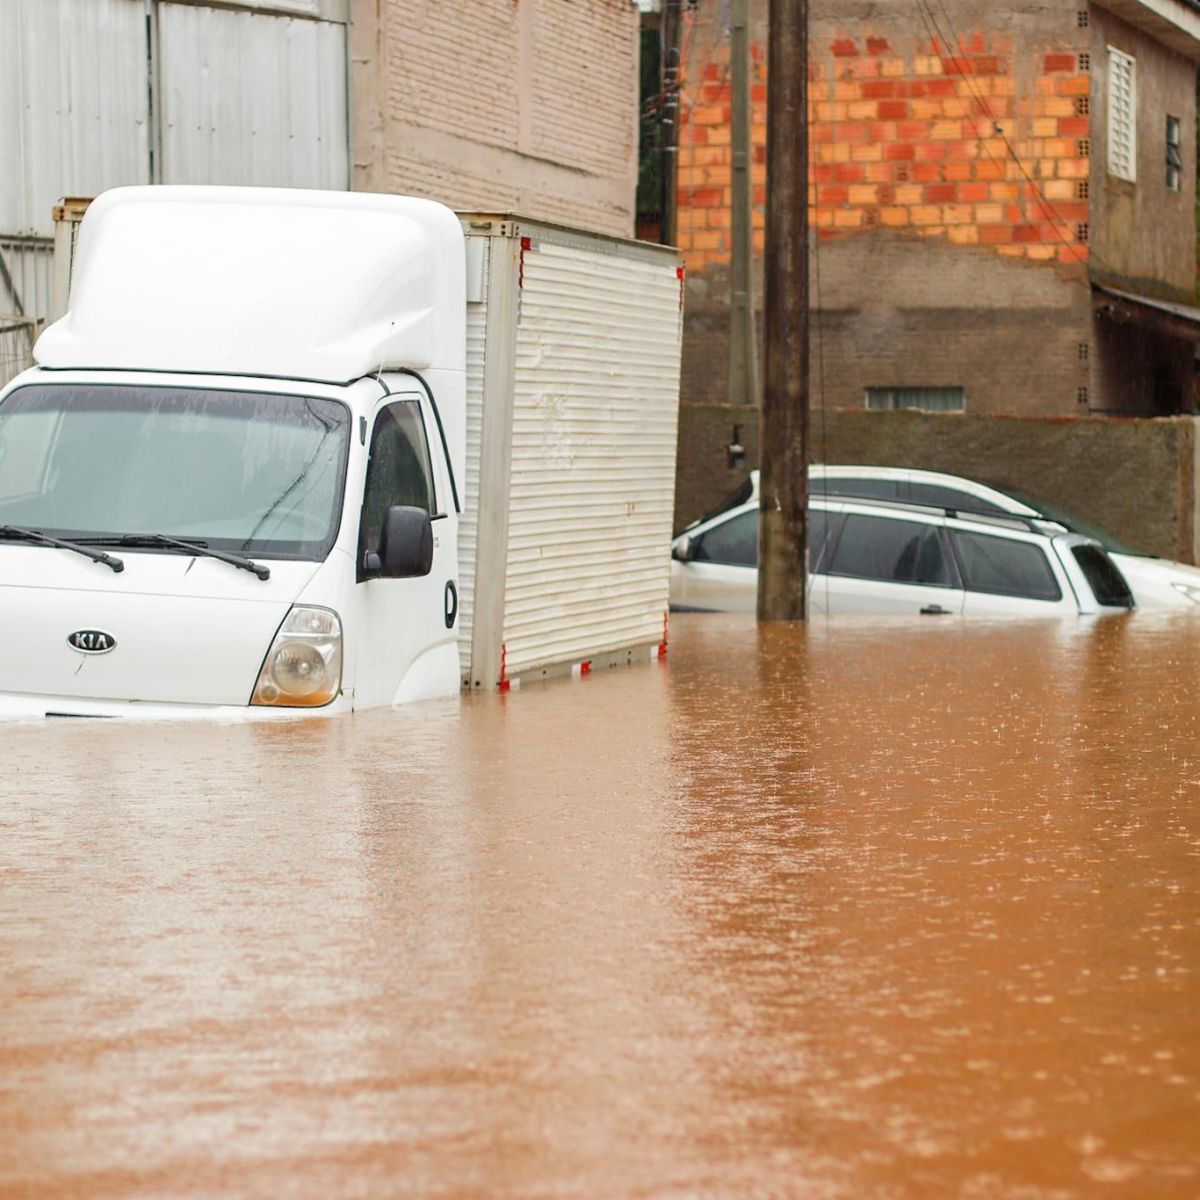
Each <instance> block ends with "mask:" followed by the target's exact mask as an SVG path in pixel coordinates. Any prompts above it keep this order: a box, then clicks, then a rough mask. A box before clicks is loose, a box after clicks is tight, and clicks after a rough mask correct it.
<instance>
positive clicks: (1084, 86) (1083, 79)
mask: <svg viewBox="0 0 1200 1200" xmlns="http://www.w3.org/2000/svg"><path fill="white" fill-rule="evenodd" d="M1038 82H1039V84H1040V83H1041V82H1042V80H1038ZM1045 82H1047V83H1050V82H1053V83H1055V84H1056V86H1055V88H1054V90H1055V92H1057V94H1058V95H1060V96H1086V95H1088V93H1089V92H1091V90H1092V81H1091V80H1090V79H1089V78H1088V77H1087V76H1086V75H1076V76H1075V77H1074V78H1073V79H1059V80H1046V81H1045ZM1038 91H1041V88H1040V87H1039V88H1038Z"/></svg>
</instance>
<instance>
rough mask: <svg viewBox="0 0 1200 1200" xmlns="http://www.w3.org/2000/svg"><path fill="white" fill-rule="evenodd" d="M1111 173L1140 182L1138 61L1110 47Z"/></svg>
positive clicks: (1109, 138) (1133, 181)
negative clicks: (1138, 156)
mask: <svg viewBox="0 0 1200 1200" xmlns="http://www.w3.org/2000/svg"><path fill="white" fill-rule="evenodd" d="M1108 173H1109V174H1110V175H1115V176H1116V177H1117V178H1118V179H1128V180H1129V182H1130V183H1135V182H1136V181H1137V60H1136V59H1134V57H1133V56H1132V55H1131V54H1126V53H1125V52H1124V51H1123V50H1118V49H1117V48H1116V47H1115V46H1109V48H1108Z"/></svg>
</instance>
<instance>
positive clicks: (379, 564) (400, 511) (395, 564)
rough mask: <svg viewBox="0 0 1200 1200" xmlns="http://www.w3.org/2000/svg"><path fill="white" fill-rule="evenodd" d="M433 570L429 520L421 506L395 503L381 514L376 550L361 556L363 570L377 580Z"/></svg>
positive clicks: (431, 533)
mask: <svg viewBox="0 0 1200 1200" xmlns="http://www.w3.org/2000/svg"><path fill="white" fill-rule="evenodd" d="M431 570H433V522H432V521H431V520H430V518H429V514H428V513H427V512H426V511H425V510H424V509H423V508H412V507H410V506H409V505H407V504H396V505H393V506H392V507H391V508H389V509H388V510H387V512H386V513H385V514H384V517H383V529H382V530H381V532H380V535H379V549H378V550H374V551H372V550H368V551H367V552H366V554H365V555H364V556H363V573H364V574H365V575H367V576H371V577H378V578H380V579H412V578H415V577H416V576H419V575H428V574H429V572H430V571H431Z"/></svg>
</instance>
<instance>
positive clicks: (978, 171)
mask: <svg viewBox="0 0 1200 1200" xmlns="http://www.w3.org/2000/svg"><path fill="white" fill-rule="evenodd" d="M975 178H976V179H988V180H991V179H1003V178H1004V163H1003V161H1001V160H998V159H995V158H981V159H980V160H979V161H978V162H977V163H976V164H975Z"/></svg>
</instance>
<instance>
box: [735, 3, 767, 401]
mask: <svg viewBox="0 0 1200 1200" xmlns="http://www.w3.org/2000/svg"><path fill="white" fill-rule="evenodd" d="M729 27H730V39H729V41H730V45H729V57H730V67H731V73H730V85H731V86H730V93H731V100H732V105H731V126H732V129H731V141H732V154H733V165H732V171H731V176H732V177H731V181H730V182H731V190H732V193H733V196H732V205H731V214H730V217H731V220H730V223H731V225H732V234H733V242H732V245H731V247H730V249H731V254H730V260H731V261H730V269H729V392H728V395H729V403H730V404H749V405H757V404H758V402H759V397H758V337H757V335H756V333H755V330H754V203H753V201H754V192H753V185H752V181H751V178H750V158H751V153H750V111H751V105H750V0H732V4H731V5H730V10H729Z"/></svg>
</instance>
